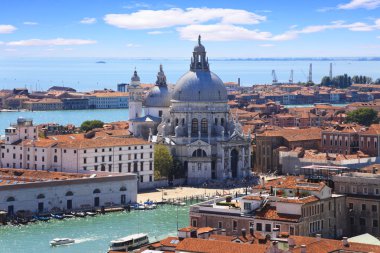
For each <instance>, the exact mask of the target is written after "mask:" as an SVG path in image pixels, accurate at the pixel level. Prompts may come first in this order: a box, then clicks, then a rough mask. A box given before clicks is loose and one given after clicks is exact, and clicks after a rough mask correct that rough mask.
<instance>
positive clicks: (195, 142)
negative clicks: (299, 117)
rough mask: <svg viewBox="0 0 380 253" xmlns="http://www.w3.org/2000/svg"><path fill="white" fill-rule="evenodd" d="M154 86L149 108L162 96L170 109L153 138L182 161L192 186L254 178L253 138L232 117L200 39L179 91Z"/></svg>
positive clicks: (147, 103) (224, 93) (223, 89)
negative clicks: (215, 181)
mask: <svg viewBox="0 0 380 253" xmlns="http://www.w3.org/2000/svg"><path fill="white" fill-rule="evenodd" d="M160 70H161V71H160V72H162V68H161V69H160ZM158 80H159V79H158ZM165 83H166V78H165ZM155 88H156V91H153V92H152V93H153V96H150V94H152V93H150V94H149V95H148V96H147V97H146V99H147V100H146V105H148V107H149V105H150V104H149V103H150V102H149V99H152V97H153V98H154V96H158V95H157V94H159V96H160V99H159V100H160V101H161V104H159V106H162V105H165V106H166V107H165V106H164V107H165V108H166V110H162V113H161V115H155V116H159V117H161V119H162V120H161V123H160V124H159V125H158V127H157V130H156V129H154V130H156V131H154V130H151V131H150V133H151V134H150V137H149V139H150V140H151V141H152V142H156V143H163V144H165V145H167V146H168V148H169V149H170V151H171V153H172V155H173V157H174V159H177V160H179V161H180V162H181V163H182V165H183V167H184V169H185V171H186V173H187V181H188V183H189V184H201V183H203V182H205V181H207V180H223V179H227V178H242V177H245V176H248V175H250V173H251V145H250V141H251V140H250V134H248V135H245V134H244V133H243V131H242V127H241V125H240V123H239V122H238V120H237V118H234V117H233V115H231V114H230V108H229V106H228V104H227V102H228V99H227V90H226V88H225V85H224V83H223V81H222V80H221V79H220V78H219V77H218V76H217V75H216V74H214V73H213V72H211V71H210V68H209V63H208V58H207V56H206V50H205V47H204V46H203V45H202V43H201V39H200V37H199V39H198V44H197V45H196V46H195V47H194V51H193V56H192V58H191V64H190V70H189V71H188V72H187V73H185V74H184V75H183V76H182V77H181V78H180V79H179V80H178V81H177V83H176V85H175V87H174V90H173V91H172V92H169V93H162V92H157V89H159V90H161V88H162V84H161V85H157V84H156V87H155ZM163 98H165V99H163ZM168 98H170V99H168ZM168 101H169V102H168ZM154 106H156V107H158V106H157V105H156V104H154ZM147 111H148V112H151V111H152V110H150V109H148V110H147ZM152 112H153V111H152ZM154 112H156V111H154ZM154 132H157V134H155V133H154Z"/></svg>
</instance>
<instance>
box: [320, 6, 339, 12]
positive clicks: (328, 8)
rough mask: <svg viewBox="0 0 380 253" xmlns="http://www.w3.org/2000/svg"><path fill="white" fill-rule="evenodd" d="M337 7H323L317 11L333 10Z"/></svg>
mask: <svg viewBox="0 0 380 253" xmlns="http://www.w3.org/2000/svg"><path fill="white" fill-rule="evenodd" d="M335 9H336V8H335V7H323V8H319V9H317V12H328V11H332V10H335Z"/></svg>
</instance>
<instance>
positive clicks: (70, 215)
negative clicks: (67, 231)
mask: <svg viewBox="0 0 380 253" xmlns="http://www.w3.org/2000/svg"><path fill="white" fill-rule="evenodd" d="M74 217H75V216H74V215H72V214H64V215H63V218H65V219H70V218H74Z"/></svg>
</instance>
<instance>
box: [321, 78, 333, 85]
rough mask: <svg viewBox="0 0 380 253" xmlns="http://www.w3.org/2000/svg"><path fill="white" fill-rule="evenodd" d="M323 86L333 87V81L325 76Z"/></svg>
mask: <svg viewBox="0 0 380 253" xmlns="http://www.w3.org/2000/svg"><path fill="white" fill-rule="evenodd" d="M321 85H322V86H331V85H332V80H331V79H330V77H329V76H324V77H323V78H322V81H321Z"/></svg>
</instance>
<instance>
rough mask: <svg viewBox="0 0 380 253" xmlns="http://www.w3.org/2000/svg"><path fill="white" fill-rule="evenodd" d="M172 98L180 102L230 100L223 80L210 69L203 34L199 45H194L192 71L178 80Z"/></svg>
mask: <svg viewBox="0 0 380 253" xmlns="http://www.w3.org/2000/svg"><path fill="white" fill-rule="evenodd" d="M172 100H173V101H180V102H196V101H202V102H227V101H228V99H227V89H226V87H225V86H224V83H223V81H222V80H220V78H219V77H218V76H217V75H215V74H214V73H212V72H211V71H210V68H209V64H208V58H207V57H206V50H205V47H204V46H203V45H202V43H201V36H199V37H198V45H196V46H195V47H194V51H193V57H192V58H191V64H190V71H189V72H187V73H186V74H184V75H183V76H182V77H181V78H180V79H179V80H178V81H177V83H176V85H175V88H174V91H173V96H172Z"/></svg>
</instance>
